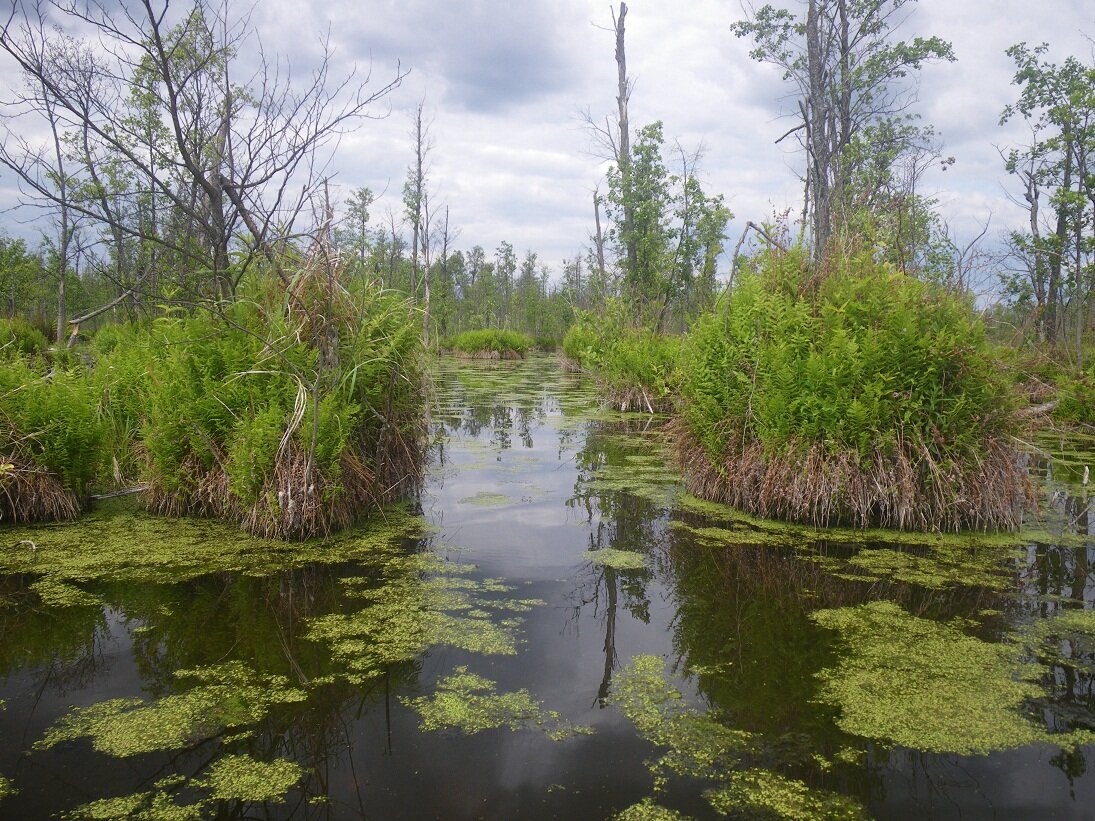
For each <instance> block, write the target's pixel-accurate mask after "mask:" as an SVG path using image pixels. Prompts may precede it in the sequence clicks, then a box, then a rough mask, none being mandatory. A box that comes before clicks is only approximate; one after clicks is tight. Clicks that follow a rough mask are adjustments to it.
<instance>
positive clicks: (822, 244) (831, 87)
mask: <svg viewBox="0 0 1095 821" xmlns="http://www.w3.org/2000/svg"><path fill="white" fill-rule="evenodd" d="M915 2H916V0H807V3H806V9H805V13H804V14H802V13H799V14H796V13H795V12H792V11H790V10H788V9H785V8H776V7H775V6H772V5H764V6H761V7H760V8H759V9H756V10H755V11H754V12H753V13H752V14H751V15H750V17H749V19H747V20H741V21H738V22H735V23H734V24H733V26H732V30H733V32H734V34H736V35H737V36H738V37H747V38H749V39H751V40H752V41H753V44H754V48H753V50H752V51H751V52H750V56H751V57H752V58H753V59H754V60H757V61H760V62H764V63H771V64H773V65H775V66H777V67H779V68H780V69H782V70H783V79H784V80H785V81H786V82H787V83H788V84H790V85H791V86H792V88H793V90H794V91H793V94H794V99H795V104H796V110H795V111H794V112H793V113H792V114H791V116H792V117H793V119H794V120H795V121H796V122H795V125H794V126H792V127H791V128H790V129H789V130H788V131H787V132H786V133H785V134H784V135H783V136H782V137H780V140H783V139H785V138H786V137H788V136H790V135H792V134H794V135H796V137H797V138H798V140H799V144H800V145H801V146H802V148H803V149H804V151H805V152H806V171H805V174H804V175H803V177H804V182H805V202H804V205H803V221H804V222H808V224H809V228H810V233H811V235H812V241H813V253H814V258H815V259H816V260H822V259H824V258H825V256H826V254H827V253H828V250H829V242H830V239H831V238H832V237H833V236H834V234H839V232H840V231H841V230H842V229H843V227H844V225H845V224H846V223H847V221H848V216H849V213H848V212H849V207H850V204H851V203H853V202H854V201H855V195H856V192H855V191H854V190H853V189H852V181H853V179H854V178H855V177H856V175H857V173H859V171H860V170H861V168H862V166H863V163H865V162H871V161H874V159H875V158H876V157H877V156H878V155H877V153H876V152H874V151H872V150H870V146H871V144H872V142H874V141H875V140H874V138H875V137H876V136H877V135H878V134H879V133H880V129H881V130H883V131H885V132H888V134H889V136H890V137H891V138H893V139H894V140H895V142H894V143H893V145H894V148H895V150H896V154H895V155H900V154H901V153H902V151H903V150H904V149H905V147H907V146H912V145H915V144H917V142H918V141H919V140H920V139H921V137H922V135H921V132H920V131H919V129H917V128H916V127H915V126H914V125H912V124H911V123H910V121H909V117H908V115H906V114H905V112H906V111H907V109H908V107H909V105H910V104H911V103H912V101H913V90H912V89H911V88H910V87H909V84H908V82H907V81H908V78H909V76H910V75H911V74H913V73H914V72H916V71H918V70H920V68H921V67H922V66H923V65H924V64H925V63H927V62H930V61H933V60H949V61H953V60H954V59H955V58H954V53H953V50H952V49H951V45H950V43H947V42H946V41H944V40H941V39H940V38H938V37H928V38H922V37H914V38H913V39H911V40H894V38H893V32H894V30H895V28H896V27H897V26H898V25H900V23H901V22H902V20H903V19H904V17H903V15H904V14H905V7H906V6H908V5H909V4H911V3H915ZM777 142H778V141H777Z"/></svg>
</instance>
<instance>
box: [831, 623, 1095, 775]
mask: <svg viewBox="0 0 1095 821" xmlns="http://www.w3.org/2000/svg"><path fill="white" fill-rule="evenodd" d="M813 618H814V620H815V621H816V622H817V623H818V624H820V625H821V626H822V627H826V628H829V629H831V630H835V631H837V633H838V635H839V638H840V643H841V645H842V646H843V648H844V650H845V653H844V656H843V657H842V659H841V661H840V662H839V663H838V664H837V665H836V667H834V668H831V669H828V670H825V671H823V672H822V673H821V674H820V678H821V681H822V686H821V689H820V691H819V697H820V698H821V700H822V701H824V702H826V703H829V704H831V705H833V706H836V707H839V708H840V716H839V718H838V719H837V723H838V724H839V726H840V727H841V728H842V729H844V730H845V731H846V732H849V733H852V734H854V735H858V736H861V737H863V738H869V739H874V740H878V741H887V742H890V743H894V744H900V745H902V746H904V747H909V748H911V749H915V750H924V751H926V752H934V753H957V754H961V755H975V754H982V753H988V752H992V751H994V750H1006V749H1011V748H1014V747H1021V746H1023V745H1026V744H1031V743H1033V742H1036V741H1044V742H1048V743H1056V744H1062V745H1071V744H1074V743H1077V742H1080V741H1083V740H1085V737H1084V736H1083V735H1081V734H1074V733H1066V734H1053V733H1049V732H1048V731H1047V730H1046V729H1045V727H1044V726H1043V725H1042V724H1040V723H1036V722H1035V721H1033V720H1031V719H1030V718H1029V717H1028V716H1027V715H1026V712H1025V710H1024V705H1025V704H1026V703H1027V702H1028V701H1030V700H1031V699H1034V698H1036V697H1038V696H1040V695H1042V694H1043V693H1042V690H1041V689H1040V688H1039V687H1038V686H1036V685H1035V684H1033V683H1031V682H1029V681H1024V680H1020V679H1021V678H1030V677H1031V676H1032V675H1033V674H1035V672H1036V671H1033V670H1032V669H1031V668H1030V667H1029V666H1028V665H1025V664H1023V662H1022V648H1021V647H1020V645H1019V644H1017V643H1014V642H1008V643H1004V644H989V643H987V642H983V641H980V640H979V639H976V638H973V637H971V636H968V635H965V634H964V633H962V632H961V631H960V630H959V629H958V628H957V627H955V626H954V625H950V624H940V623H937V622H933V621H929V620H927V619H922V618H918V617H916V616H912V615H909V614H908V613H906V612H905V611H904V610H903V609H902V608H901V607H899V606H898V605H896V604H893V603H891V602H871V603H869V604H864V605H860V606H857V607H846V608H841V609H838V610H822V611H818V612H817V613H814V614H813Z"/></svg>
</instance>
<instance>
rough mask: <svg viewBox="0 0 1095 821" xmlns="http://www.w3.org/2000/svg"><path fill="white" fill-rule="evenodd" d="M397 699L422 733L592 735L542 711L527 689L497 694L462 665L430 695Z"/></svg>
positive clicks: (490, 684)
mask: <svg viewBox="0 0 1095 821" xmlns="http://www.w3.org/2000/svg"><path fill="white" fill-rule="evenodd" d="M400 700H401V701H402V702H403V703H404V704H405V705H407V706H408V707H411V708H412V709H414V710H415V711H416V712H417V713H418V714H419V715H420V716H421V717H422V729H423V730H442V729H448V728H454V729H458V730H461V731H462V732H463V733H465V734H466V735H473V734H475V733H480V732H483V731H484V730H492V729H497V728H508V729H510V730H520V729H522V728H524V727H529V726H537V727H540V728H541V729H543V730H544V731H545V732H546V733H547V735H548V737H549V738H551V739H552V740H553V741H562V740H563V739H565V738H569V737H570V736H572V735H574V734H576V733H587V732H592V730H590V729H589V728H588V727H575V726H573V725H571V724H569V723H568V722H565V721H563V719H562V718H561V717H560V716H559V714H558V713H557V712H555V711H554V710H545V709H544V708H543V705H542V704H541V703H540V702H539V701H537V700H536V699H534V698H533V697H532V696H531V695H530V694H529V692H528V690H525V689H523V688H522V689H520V690H515V691H512V692H506V693H499V692H497V684H496V683H495V682H493V681H491V680H490V679H487V678H483V677H482V676H479V675H476V674H475V673H471V672H469V671H468V668H467V667H463V666H461V667H457V668H456V669H455V670H454V671H453V673H452V675H450V676H445V677H444V678H442V679H440V680H439V681H438V683H437V690H436V692H435V693H434V694H433V695H432V696H419V697H418V698H403V699H400Z"/></svg>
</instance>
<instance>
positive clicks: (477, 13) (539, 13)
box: [0, 0, 1095, 269]
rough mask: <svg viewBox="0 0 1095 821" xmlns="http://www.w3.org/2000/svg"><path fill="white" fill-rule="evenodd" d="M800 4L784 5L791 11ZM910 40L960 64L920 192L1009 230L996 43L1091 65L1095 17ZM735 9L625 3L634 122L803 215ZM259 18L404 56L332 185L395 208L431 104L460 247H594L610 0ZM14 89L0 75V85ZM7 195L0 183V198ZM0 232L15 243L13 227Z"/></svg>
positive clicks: (923, 101)
mask: <svg viewBox="0 0 1095 821" xmlns="http://www.w3.org/2000/svg"><path fill="white" fill-rule="evenodd" d="M790 1H791V2H797V0H790ZM912 8H913V9H914V10H913V12H912V14H911V16H910V17H909V19H908V20H907V22H906V23H905V24H904V25H903V26H902V28H901V32H900V33H901V34H902V35H903V36H912V35H916V34H935V35H939V36H940V37H943V38H945V39H948V40H950V41H952V42H953V44H954V49H955V53H956V55H957V57H958V62H957V63H955V64H950V65H947V64H940V65H934V66H931V67H929V68H928V69H927V70H925V72H924V75H923V82H922V84H921V88H920V93H919V97H920V102H919V105H918V107H917V110H918V111H919V112H920V113H921V114H922V115H923V117H924V120H925V122H930V123H932V124H933V125H935V127H936V128H937V130H938V131H939V133H940V134H941V137H942V139H943V141H944V144H945V153H947V154H953V155H954V156H955V157H956V159H957V163H956V165H955V166H954V167H953V168H951V169H950V170H948V171H947V172H946V173H945V174H940V173H935V174H932V175H930V176H929V178H928V179H927V180H926V185H927V187H928V189H930V190H932V191H935V192H938V194H939V197H940V201H941V207H942V208H943V209H944V213H945V216H946V218H947V219H948V221H949V222H950V223H951V225H952V226H954V227H955V228H956V229H957V230H959V231H960V232H966V231H975V230H978V229H979V227H980V225H981V224H983V222H984V220H985V218H987V217H988V215H989V213H990V212H991V213H992V214H993V215H994V222H993V224H994V226H995V225H997V224H998V223H999V224H1000V225H1006V224H1009V222H1010V221H1013V220H1014V218H1015V207H1014V206H1013V205H1011V204H1009V203H1008V201H1007V198H1006V196H1005V192H1004V189H1005V187H1006V186H1007V185H1009V181H1008V180H1007V175H1006V173H1005V172H1004V171H1003V169H1002V163H1001V162H1000V159H999V156H998V154H997V151H996V148H995V147H994V146H995V145H1007V144H1012V143H1015V142H1021V141H1022V139H1023V136H1024V135H1023V131H1022V127H1021V125H1020V124H1017V123H1013V124H1009V125H1008V126H1007V127H1003V128H1002V127H1000V126H999V125H998V120H999V116H1000V112H1001V110H1002V109H1003V107H1004V106H1005V105H1006V104H1007V103H1008V102H1009V101H1011V100H1012V99H1014V97H1015V88H1014V87H1013V86H1012V85H1011V84H1010V83H1011V75H1012V72H1013V68H1012V65H1011V63H1010V60H1009V58H1008V57H1007V56H1006V55H1005V54H1004V49H1005V48H1007V46H1009V45H1011V44H1013V43H1015V42H1018V41H1023V40H1025V41H1027V42H1030V43H1037V42H1041V41H1043V40H1044V41H1047V42H1049V43H1050V44H1051V46H1052V48H1053V55H1052V56H1053V58H1054V59H1058V60H1059V59H1063V58H1064V57H1065V56H1067V55H1069V54H1075V55H1077V56H1079V57H1081V58H1083V59H1085V60H1087V59H1090V57H1091V50H1092V45H1091V43H1090V41H1088V40H1086V39H1085V34H1095V12H1093V11H1092V10H1091V9H1090V7H1089V6H1088V5H1087V4H1084V3H1082V2H1071V1H1069V2H1065V0H1058V1H1057V2H1052V3H1045V4H1041V5H1036V4H1030V3H1028V2H1026V0H994V2H990V3H972V2H955V0H922V2H920V3H919V4H918V5H916V6H914V7H912ZM740 14H741V12H740V8H739V7H738V6H737V4H726V3H722V2H718V0H695V2H689V3H688V4H684V5H682V4H680V3H677V2H669V0H634V2H632V3H631V4H630V7H629V13H628V17H627V54H628V64H629V69H630V72H631V74H632V76H633V77H635V78H636V81H637V84H636V90H635V94H634V97H633V99H632V109H631V113H632V123H633V125H635V126H639V125H642V124H644V123H647V122H650V121H652V120H655V119H660V120H662V121H663V122H664V123H665V134H666V137H667V139H668V140H670V141H672V140H673V139H675V138H679V139H680V140H681V142H682V143H683V144H684V145H686V146H694V145H696V144H698V143H700V142H702V143H703V144H704V145H705V146H706V149H707V150H706V155H705V161H704V164H705V176H706V178H707V180H708V188H709V190H711V191H713V192H722V193H724V194H726V196H727V199H728V202H729V203H730V205H731V208H732V209H733V210H734V212H735V214H736V215H737V220H736V225H735V226H732V228H731V234H732V240H731V241H734V239H736V234H737V232H738V231H739V230H740V228H739V227H738V226H739V225H744V221H745V220H747V219H752V220H759V219H764V218H765V217H767V216H769V215H770V214H771V213H772V212H773V211H774V210H782V209H783V208H786V207H790V208H791V209H792V211H793V212H794V211H797V210H798V208H799V207H800V206H799V198H800V197H801V185H800V183H799V182H798V180H797V178H796V174H795V169H796V168H798V167H799V166H800V163H801V158H800V157H799V156H798V155H797V154H795V153H794V152H791V151H789V150H788V149H789V144H790V143H791V141H790V140H788V141H787V142H786V143H785V144H783V145H775V144H774V140H775V139H776V138H777V137H778V136H779V135H780V134H781V133H782V132H783V131H785V130H786V128H787V127H788V121H787V120H785V119H781V118H780V116H779V115H780V113H781V111H786V110H788V109H789V107H792V106H793V101H792V100H790V99H789V98H788V97H787V96H786V94H787V88H786V87H785V86H784V84H783V83H782V82H781V80H780V73H779V71H778V70H777V69H774V68H773V67H771V66H764V65H760V64H757V63H755V62H753V61H751V60H750V59H749V57H748V51H749V44H748V42H747V41H745V40H740V39H738V38H736V37H735V36H734V35H733V34H732V33H731V31H730V23H731V22H732V21H733V20H734V19H736V17H738V16H740ZM253 19H254V23H255V25H256V26H258V27H259V28H260V30H261V33H262V39H263V42H264V44H265V45H266V47H267V49H268V50H269V51H271V52H275V51H276V52H278V53H279V54H281V55H282V56H283V57H291V58H292V61H293V63H294V68H295V69H297V68H298V67H299V69H303V68H304V66H305V65H306V64H307V62H308V60H309V59H310V58H314V56H315V55H316V54H317V53H318V45H317V44H318V43H319V40H320V37H321V36H322V35H323V34H324V33H325V32H326V31H327V27H328V25H329V26H330V36H331V41H332V44H333V45H334V46H335V47H336V48H337V54H338V59H339V62H340V64H342V65H347V66H348V65H349V64H350V63H351V62H359V63H361V64H362V65H364V66H367V65H369V64H370V61H371V63H372V68H373V72H374V77H375V78H376V79H377V80H378V81H380V80H382V79H383V78H385V77H387V76H389V75H390V72H391V70H392V69H393V67H394V65H395V61H396V60H397V59H398V60H400V61H401V62H402V65H403V66H404V67H410V68H411V70H412V73H411V74H410V76H409V77H408V78H407V79H406V81H405V82H404V84H403V86H402V87H401V88H400V89H398V90H397V91H396V92H395V93H393V95H392V96H391V98H390V100H389V102H390V104H391V106H392V114H391V116H390V117H388V118H387V119H384V120H379V121H372V122H366V123H365V124H364V125H363V127H362V128H361V130H360V131H358V132H357V133H355V134H353V135H350V136H348V137H347V138H345V139H344V140H343V143H342V145H341V147H340V150H339V152H338V155H337V157H336V159H335V163H334V167H335V169H336V170H337V172H338V177H337V179H338V183H339V185H340V186H341V189H342V190H343V191H345V190H347V189H349V188H351V187H356V186H358V185H369V186H370V187H372V188H373V189H374V190H376V191H382V190H384V189H385V188H386V189H387V193H386V194H385V196H384V198H383V199H382V200H381V201H380V202H379V203H378V204H377V206H376V207H375V208H374V213H376V214H378V215H379V214H382V213H383V212H384V210H385V209H386V208H391V209H392V210H393V211H395V212H397V213H398V212H399V211H401V210H402V209H401V205H400V203H399V197H400V192H401V190H402V184H403V179H404V175H405V172H406V167H407V165H408V163H409V162H410V159H411V149H412V145H411V140H410V137H409V133H408V132H409V128H410V113H411V111H412V110H413V108H414V106H415V105H416V104H417V103H418V102H419V101H420V100H424V101H425V105H426V109H427V110H428V111H429V112H431V116H432V118H433V125H432V136H433V140H434V151H433V155H432V167H431V180H432V184H433V186H434V189H435V191H436V197H435V201H443V202H445V203H447V204H448V205H449V206H450V211H451V220H452V222H453V224H454V225H456V226H459V227H460V228H461V236H460V239H459V243H460V245H461V246H471V245H474V244H479V245H482V246H483V247H484V248H487V249H488V250H489V249H493V248H495V247H497V245H498V243H499V242H500V241H502V240H508V241H510V242H512V243H513V244H514V246H515V247H516V248H518V249H522V250H523V249H525V248H531V249H533V250H535V251H538V252H539V253H540V256H541V259H542V260H544V261H546V262H548V263H549V264H550V265H552V266H553V267H555V268H556V269H557V268H558V266H559V263H560V261H561V260H562V258H564V257H568V256H571V255H573V254H574V253H575V252H576V251H578V250H579V249H580V248H581V247H582V246H583V245H584V244H586V243H587V241H588V240H587V237H588V234H589V231H590V230H591V229H592V207H591V201H590V192H591V191H592V189H593V187H594V185H596V184H597V183H598V181H599V180H600V178H601V177H602V174H603V166H602V164H601V163H599V162H598V161H597V160H596V159H595V158H593V157H591V156H589V155H588V154H587V153H586V150H587V149H588V147H589V140H588V137H587V136H586V135H585V134H584V133H583V132H582V131H581V130H580V129H579V128H577V127H576V120H575V114H576V113H577V112H578V111H579V110H580V109H583V108H586V107H589V109H590V110H591V111H592V112H593V113H594V114H600V115H603V114H608V113H610V112H611V111H612V110H613V107H614V105H615V91H616V64H615V61H614V59H613V35H612V33H611V31H606V30H605V28H607V27H609V26H611V19H610V17H609V4H607V3H605V2H603V0H597V1H596V2H592V0H529V2H524V3H513V2H508V1H507V0H470V2H451V0H374V2H369V3H365V4H363V3H360V2H351V0H324V2H317V0H292V2H289V0H264V2H263V3H261V4H257V5H256V7H255V12H254V18H253ZM11 77H12V73H11V69H10V66H9V65H7V64H0V80H4V79H10V78H11ZM8 184H10V181H8V180H0V185H8ZM10 230H12V231H13V232H16V233H18V232H19V229H18V227H17V226H13V227H12V228H11V229H10Z"/></svg>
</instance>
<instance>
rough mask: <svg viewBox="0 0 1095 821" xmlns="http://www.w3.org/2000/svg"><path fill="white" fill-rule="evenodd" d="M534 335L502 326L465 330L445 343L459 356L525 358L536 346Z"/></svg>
mask: <svg viewBox="0 0 1095 821" xmlns="http://www.w3.org/2000/svg"><path fill="white" fill-rule="evenodd" d="M535 344H536V343H535V342H534V341H533V339H532V337H529V336H525V335H524V334H520V333H517V332H516V331H509V330H504V329H501V328H484V329H482V330H478V331H464V332H463V333H462V334H458V335H457V336H456V337H455V338H453V339H452V340H450V341H448V342H446V343H445V345H444V347H446V348H449V349H451V350H452V352H453V353H455V354H456V355H457V356H465V357H470V358H473V359H523V358H524V356H525V354H527V353H528V352H529V351H530V350H532V348H533V347H534V346H535Z"/></svg>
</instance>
